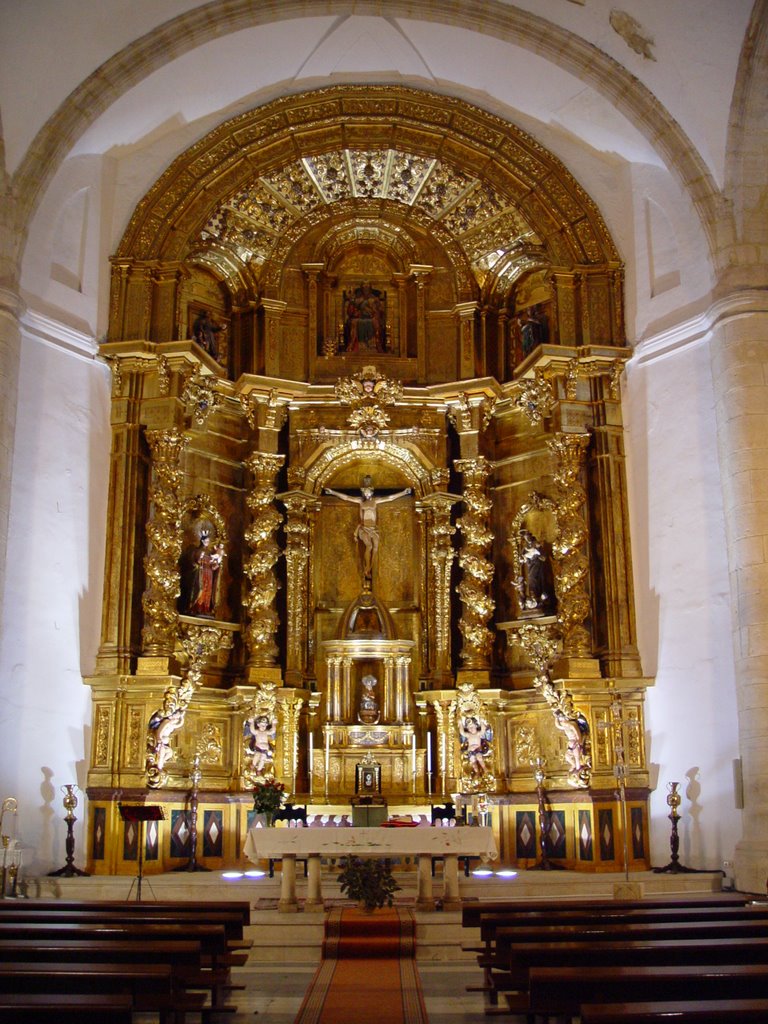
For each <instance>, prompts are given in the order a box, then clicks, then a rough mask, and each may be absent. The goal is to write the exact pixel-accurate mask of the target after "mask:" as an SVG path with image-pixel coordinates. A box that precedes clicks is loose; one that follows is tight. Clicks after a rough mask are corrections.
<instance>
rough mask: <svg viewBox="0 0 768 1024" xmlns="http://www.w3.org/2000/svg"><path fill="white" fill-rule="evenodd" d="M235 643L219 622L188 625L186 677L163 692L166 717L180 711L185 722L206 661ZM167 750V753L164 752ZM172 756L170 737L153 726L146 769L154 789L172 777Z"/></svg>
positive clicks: (185, 635) (183, 639) (184, 641)
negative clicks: (169, 764) (169, 763)
mask: <svg viewBox="0 0 768 1024" xmlns="http://www.w3.org/2000/svg"><path fill="white" fill-rule="evenodd" d="M231 643H232V637H231V634H230V633H229V632H227V631H226V630H223V629H219V628H217V627H215V626H187V627H186V628H185V630H184V632H183V633H182V636H181V646H182V647H183V649H184V652H185V654H186V655H187V659H188V667H187V673H186V677H185V678H184V679H183V680H182V681H181V682H179V683H176V682H173V683H171V684H170V685H169V686H168V687H166V689H165V692H164V694H163V707H162V714H163V716H164V717H169V716H172V715H177V716H178V718H179V725H178V727H177V728H181V727H182V726H183V725H184V719H185V718H186V714H187V708H188V707H189V704H190V701H191V700H192V697H193V695H194V692H195V690H196V689H197V688H198V687H199V686H200V683H201V682H202V678H203V669H204V667H205V663H206V662H207V661H208V659H209V658H210V657H211V656H212V655H213V654H215V653H216V652H217V651H219V650H221V649H223V648H226V647H228V646H229V645H230V644H231ZM164 753H165V756H163V754H164ZM171 757H172V752H170V751H169V749H168V744H167V740H166V741H165V742H161V741H159V740H158V736H157V733H156V732H153V731H152V730H149V731H148V733H147V757H146V762H145V770H146V775H147V785H148V786H149V787H150V788H151V789H158V788H159V787H161V786H164V785H165V783H166V782H167V781H168V774H167V772H166V771H165V767H164V765H165V762H166V761H168V760H171Z"/></svg>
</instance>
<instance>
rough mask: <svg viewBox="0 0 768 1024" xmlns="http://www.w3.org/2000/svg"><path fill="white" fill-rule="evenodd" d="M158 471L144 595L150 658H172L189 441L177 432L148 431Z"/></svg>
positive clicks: (144, 635) (144, 640)
mask: <svg viewBox="0 0 768 1024" xmlns="http://www.w3.org/2000/svg"><path fill="white" fill-rule="evenodd" d="M146 436H147V442H148V444H149V448H150V451H151V452H152V467H153V470H154V473H153V481H152V487H151V490H150V504H151V506H152V507H153V509H154V515H153V516H152V519H150V521H149V522H148V523H147V539H148V549H147V555H146V558H145V560H144V568H145V570H146V573H147V589H146V590H145V591H144V594H143V595H142V599H141V603H142V607H143V609H144V628H143V629H142V644H143V649H144V653H145V654H149V655H161V656H167V657H170V656H171V655H172V654H173V649H174V644H175V640H176V625H177V622H178V612H177V601H178V599H179V594H180V592H181V587H180V580H179V559H180V557H181V547H182V537H181V508H180V504H179V487H180V485H181V480H182V473H181V469H180V468H179V460H180V458H181V453H182V452H183V450H184V447H185V445H186V444H187V441H188V440H189V439H188V438H187V437H185V436H184V435H183V434H182V433H181V432H180V431H179V430H177V429H176V428H175V427H174V428H173V429H171V430H148V431H147V435H146Z"/></svg>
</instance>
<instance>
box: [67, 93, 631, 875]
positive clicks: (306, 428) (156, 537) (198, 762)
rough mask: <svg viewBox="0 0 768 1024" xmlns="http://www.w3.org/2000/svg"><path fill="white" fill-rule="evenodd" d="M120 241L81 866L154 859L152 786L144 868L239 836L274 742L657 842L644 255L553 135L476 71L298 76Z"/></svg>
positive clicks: (402, 806)
mask: <svg viewBox="0 0 768 1024" xmlns="http://www.w3.org/2000/svg"><path fill="white" fill-rule="evenodd" d="M112 264H113V267H112V288H111V304H110V325H109V335H108V340H107V341H105V342H104V343H103V344H102V354H103V356H104V357H105V358H106V359H107V360H108V362H109V364H110V366H111V369H112V375H113V376H112V449H111V475H110V494H109V516H108V524H107V557H106V572H105V591H104V605H103V620H102V635H101V645H100V650H99V655H98V660H97V664H96V668H95V671H94V674H93V675H92V676H91V677H89V678H88V679H87V680H86V682H87V684H88V685H89V686H90V687H91V691H92V706H93V722H92V749H91V755H90V765H89V775H88V795H89V820H88V867H89V869H90V870H91V871H92V872H95V873H115V872H117V873H119V872H132V871H133V870H134V868H135V860H136V853H137V851H136V841H137V840H136V835H135V834H134V832H133V831H132V830H131V829H130V827H129V826H128V825H127V824H126V823H123V821H122V820H121V817H120V814H119V807H118V804H119V803H120V802H122V801H125V802H128V803H131V802H134V803H143V802H145V803H150V804H159V805H160V806H162V808H163V810H164V818H163V820H160V821H158V822H152V823H150V826H151V827H149V828H148V830H147V835H146V837H145V841H146V854H145V856H146V860H145V864H146V869H147V870H148V871H149V872H152V871H160V870H169V869H171V868H174V867H182V866H183V865H184V864H185V862H187V861H188V860H189V858H190V854H191V852H192V851H191V850H190V842H191V838H192V839H195V840H196V842H197V846H196V847H195V851H194V854H195V857H194V858H193V859H195V860H196V861H197V863H199V864H201V865H204V866H206V867H209V868H219V867H226V866H233V865H235V864H238V863H242V857H243V855H242V849H243V843H244V839H245V836H246V833H247V829H248V828H249V827H250V825H251V823H252V814H253V810H252V808H253V788H254V785H255V784H257V783H258V782H259V781H260V780H263V779H270V778H275V779H277V780H278V781H280V782H282V783H283V784H284V785H285V788H286V791H287V792H288V793H289V794H290V800H291V803H292V804H293V805H300V806H302V807H305V808H306V809H307V812H308V813H310V814H315V815H318V816H321V815H329V816H330V817H333V816H335V815H345V814H347V813H348V812H349V810H350V806H351V805H352V803H353V802H354V801H355V800H357V801H360V799H361V797H364V796H366V795H367V796H371V795H374V796H375V797H376V798H377V799H380V800H382V801H384V802H386V806H387V809H388V812H389V813H398V814H399V813H413V814H419V815H423V816H424V819H425V820H426V821H429V820H430V819H431V815H432V809H433V808H435V807H438V806H444V805H446V804H448V803H450V802H453V803H454V805H459V806H462V805H464V806H465V807H466V806H467V805H468V806H469V809H470V811H472V810H475V811H477V808H478V807H480V808H481V809H482V810H488V809H489V812H490V819H491V821H492V823H493V827H494V829H495V831H496V833H497V839H498V845H499V849H500V851H501V856H502V859H503V860H504V861H505V862H506V863H507V864H514V865H519V866H532V865H534V864H535V863H536V861H537V857H538V855H539V851H540V850H541V849H545V848H546V850H547V851H548V853H549V856H550V858H551V859H552V860H554V861H556V862H557V863H560V864H562V865H564V866H568V867H572V868H577V869H579V870H584V871H600V870H604V871H606V870H616V869H617V867H624V865H625V861H626V866H627V868H629V869H632V868H638V869H639V868H647V866H648V835H647V832H648V815H647V798H648V771H647V764H646V759H645V750H644V725H643V701H644V691H645V687H646V686H647V685H649V684H650V682H651V681H650V680H649V679H647V678H643V676H642V671H641V667H640V663H639V658H638V654H637V649H636V644H635V627H634V613H633V593H632V574H631V558H630V546H629V530H628V522H627V502H626V488H625V467H624V456H623V438H622V430H623V428H622V418H621V403H620V390H619V387H620V376H621V371H622V366H623V363H624V361H625V360H626V359H627V357H628V354H629V353H628V350H627V348H626V347H625V343H624V333H623V310H622V268H621V263H620V261H619V258H618V256H617V253H616V251H615V248H614V246H613V244H612V242H611V239H610V236H609V234H608V232H607V230H606V227H605V224H604V222H603V220H602V218H601V216H600V214H599V211H598V210H597V209H596V207H595V205H594V204H593V203H592V201H591V200H590V199H589V197H588V196H587V195H586V194H585V193H584V191H583V190H582V189H581V188H580V187H579V186H578V184H577V183H576V182H575V180H574V179H573V178H572V177H571V175H570V174H569V172H568V171H567V170H566V168H565V167H564V166H563V165H562V164H561V163H560V162H559V161H558V160H556V159H555V158H554V157H553V156H552V155H551V154H549V153H548V152H547V151H546V150H545V149H543V148H542V147H541V146H540V145H538V144H537V143H536V142H535V140H533V139H532V138H530V137H529V136H527V135H526V134H525V133H523V132H521V131H520V130H518V129H517V128H515V127H513V126H512V125H509V124H507V123H505V122H503V121H501V120H499V119H498V118H496V117H494V116H492V115H490V114H488V113H486V112H484V111H482V110H480V109H477V108H475V107H471V106H468V105H467V104H464V103H462V102H459V101H456V100H448V99H446V98H445V97H439V96H435V95H432V94H429V93H425V92H418V91H415V90H408V89H393V88H383V87H382V88H378V87H364V88H363V87H339V88H335V89H329V90H323V91H321V92H317V93H307V94H303V95H301V96H293V97H290V98H286V99H283V100H279V101H277V102H275V103H272V104H270V105H269V106H266V107H263V108H259V109H258V110H255V111H253V112H251V113H249V114H245V115H242V116H241V117H238V118H236V119H234V120H232V121H229V122H227V123H225V124H223V125H221V126H220V127H219V128H218V129H216V130H215V131H213V132H211V133H210V135H208V136H207V137H206V138H204V139H202V140H201V141H200V142H199V143H197V144H196V145H195V146H194V147H193V148H192V149H190V150H189V151H187V152H186V153H185V154H183V156H182V157H180V158H179V159H178V160H177V161H176V162H175V163H174V164H173V165H172V166H171V167H169V168H168V170H167V171H166V172H165V174H164V175H163V176H162V177H161V178H160V179H158V181H157V182H156V183H155V185H154V186H153V187H152V189H151V190H150V192H148V194H147V195H146V197H145V198H144V200H143V201H142V203H141V204H140V205H139V206H138V207H137V209H136V211H135V212H134V215H133V218H132V220H131V222H130V224H129V225H128V227H127V229H126V231H125V233H124V235H123V238H122V241H121V243H120V245H119V248H118V250H117V253H116V254H115V256H114V257H113V261H112ZM193 790H194V802H193V803H194V807H195V810H196V817H195V821H194V822H190V818H189V807H190V798H191V794H192V791H193ZM544 803H546V809H547V814H546V816H544V815H542V814H540V813H539V812H540V811H541V808H542V806H543V804H544ZM544 824H545V825H546V834H545V835H544V836H542V835H541V828H542V825H544Z"/></svg>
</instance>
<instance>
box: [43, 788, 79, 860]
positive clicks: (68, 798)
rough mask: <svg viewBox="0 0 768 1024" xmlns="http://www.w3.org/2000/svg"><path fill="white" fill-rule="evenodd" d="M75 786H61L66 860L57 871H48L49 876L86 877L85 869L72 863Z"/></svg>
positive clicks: (75, 805)
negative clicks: (65, 829) (65, 831)
mask: <svg viewBox="0 0 768 1024" xmlns="http://www.w3.org/2000/svg"><path fill="white" fill-rule="evenodd" d="M76 789H77V786H76V785H75V784H74V783H71V784H68V785H66V786H62V787H61V791H62V793H63V794H64V799H63V801H62V803H63V804H64V809H65V810H66V812H67V813H66V814H65V815H64V821H66V823H67V839H66V845H65V848H66V851H67V862H66V864H65V865H64V867H63V868H59V870H58V871H49V872H48V876H49V877H50V878H71V877H72V876H73V875H80V876H82V877H84V878H87V877H88V872H87V871H81V870H80V868H76V867H75V864H74V860H75V833H74V828H75V822H76V821H77V818H76V817H75V808H76V807H77V795H76V793H75V790H76Z"/></svg>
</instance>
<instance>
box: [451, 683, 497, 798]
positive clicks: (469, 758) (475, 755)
mask: <svg viewBox="0 0 768 1024" xmlns="http://www.w3.org/2000/svg"><path fill="white" fill-rule="evenodd" d="M454 704H455V707H454V709H453V718H454V721H455V722H456V729H457V733H458V737H459V749H460V750H461V778H460V780H459V782H460V785H461V791H462V792H463V793H493V792H494V791H495V789H496V769H495V750H494V741H493V730H492V728H491V725H490V723H489V721H488V719H487V717H486V711H485V708H484V706H483V702H482V701H481V699H480V696H479V694H478V692H477V690H476V689H475V688H474V686H472V684H471V683H463V684H461V685H460V686H458V687H457V696H456V700H455V702H454Z"/></svg>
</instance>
